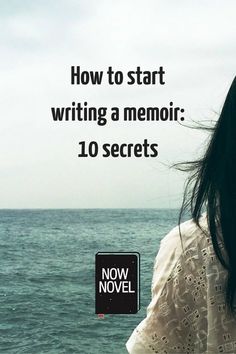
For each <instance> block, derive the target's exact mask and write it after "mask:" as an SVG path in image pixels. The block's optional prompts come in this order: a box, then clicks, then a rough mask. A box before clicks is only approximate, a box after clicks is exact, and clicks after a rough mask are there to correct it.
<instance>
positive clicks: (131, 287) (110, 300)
mask: <svg viewBox="0 0 236 354" xmlns="http://www.w3.org/2000/svg"><path fill="white" fill-rule="evenodd" d="M95 268H96V269H95V289H96V296H95V313H96V314H134V313H137V312H138V311H139V307H140V299H139V282H140V275H139V273H140V255H139V253H138V252H132V253H128V252H122V253H108V252H104V253H100V252H99V253H97V254H96V256H95Z"/></svg>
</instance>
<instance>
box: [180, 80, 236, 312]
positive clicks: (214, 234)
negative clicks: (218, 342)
mask: <svg viewBox="0 0 236 354" xmlns="http://www.w3.org/2000/svg"><path fill="white" fill-rule="evenodd" d="M210 130H212V134H211V136H210V139H209V142H208V144H207V149H206V151H205V154H204V156H203V157H202V158H201V159H199V160H196V161H191V162H187V163H181V164H175V165H174V166H175V167H177V168H178V169H179V170H182V171H183V170H184V171H188V172H191V174H190V177H189V178H188V180H187V183H186V186H185V191H184V197H183V202H182V206H181V209H180V214H179V225H180V223H181V220H182V217H183V214H184V213H185V212H190V214H191V216H192V218H193V220H194V221H195V223H196V224H197V225H198V226H199V227H201V226H200V222H199V220H200V217H201V214H202V212H203V210H204V211H206V212H207V214H206V215H207V222H208V228H209V232H210V235H211V239H212V244H213V248H214V251H215V254H216V256H217V258H218V259H219V261H220V262H221V264H222V266H223V267H224V268H225V269H226V270H227V274H228V277H227V282H226V289H225V302H226V305H227V306H228V308H229V310H230V313H231V314H232V315H233V316H235V315H236V311H235V310H236V309H235V308H234V306H233V303H234V297H235V294H236V77H235V78H234V80H233V82H232V84H231V86H230V89H229V91H228V94H227V96H226V99H225V102H224V105H223V108H222V110H221V113H220V116H219V119H218V120H217V122H216V124H215V126H214V127H213V128H211V129H210ZM219 233H220V234H221V236H222V237H223V243H224V249H225V251H226V257H225V256H224V254H223V253H222V250H221V248H220V245H219V237H218V236H219ZM181 242H182V238H181Z"/></svg>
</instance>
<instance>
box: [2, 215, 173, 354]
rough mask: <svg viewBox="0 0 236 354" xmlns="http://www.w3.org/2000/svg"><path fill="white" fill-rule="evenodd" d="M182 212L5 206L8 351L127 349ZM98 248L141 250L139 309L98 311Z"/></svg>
mask: <svg viewBox="0 0 236 354" xmlns="http://www.w3.org/2000/svg"><path fill="white" fill-rule="evenodd" d="M177 219H178V210H168V209H55V210H53V209H48V210H43V209H32V210H30V209H27V210H0V243H1V247H0V260H1V268H0V353H1V354H2V353H9V354H23V353H27V354H36V353H37V354H44V353H45V354H46V353H50V354H62V353H65V354H67V353H73V354H79V353H81V354H99V353H103V354H125V353H127V351H126V348H125V342H126V341H127V339H128V337H129V336H130V334H131V332H132V331H133V329H134V328H135V327H136V325H137V324H138V323H139V322H140V321H141V320H142V319H143V318H144V317H145V314H146V307H147V305H148V304H149V302H150V299H151V279H152V269H153V262H154V259H155V256H156V254H157V252H158V249H159V244H160V240H161V239H162V238H163V237H164V236H165V234H166V233H168V232H169V231H170V229H171V228H173V227H174V226H175V225H176V224H177ZM97 252H139V253H140V254H141V269H140V276H141V294H140V295H141V298H140V311H139V312H138V313H137V314H135V315H105V317H104V319H100V318H98V316H97V315H95V287H94V282H95V281H94V276H95V254H96V253H97Z"/></svg>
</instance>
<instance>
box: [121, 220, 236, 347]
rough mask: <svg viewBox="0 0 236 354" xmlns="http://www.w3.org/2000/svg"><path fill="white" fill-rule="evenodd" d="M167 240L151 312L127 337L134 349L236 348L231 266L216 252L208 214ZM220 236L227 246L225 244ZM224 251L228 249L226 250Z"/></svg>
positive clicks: (159, 262)
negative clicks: (229, 303) (228, 300)
mask: <svg viewBox="0 0 236 354" xmlns="http://www.w3.org/2000/svg"><path fill="white" fill-rule="evenodd" d="M199 222H200V225H201V227H202V229H203V230H205V232H203V231H201V230H200V228H199V227H198V226H197V225H196V224H195V223H194V221H193V220H192V219H191V220H189V221H186V222H184V223H182V224H181V235H182V241H183V248H184V252H183V250H182V247H181V240H180V234H179V227H178V226H177V227H175V228H174V229H173V230H171V232H170V233H169V234H168V235H166V236H165V237H164V238H163V240H162V241H161V245H160V249H159V252H158V254H157V257H156V260H155V265H154V274H153V281H152V301H151V303H150V305H149V306H148V309H147V317H146V318H145V319H144V320H143V321H142V322H141V323H140V324H139V325H138V327H137V328H136V329H135V330H134V332H133V334H132V336H131V337H130V339H129V341H128V342H127V344H126V345H127V349H128V351H129V353H135V354H136V353H137V354H138V353H142V354H145V353H167V354H171V353H198V354H200V353H207V354H210V353H211V354H216V353H236V321H235V320H234V319H233V318H232V317H231V315H230V313H229V311H228V309H227V307H226V305H225V286H226V279H227V271H226V270H225V269H224V268H223V266H222V265H221V263H220V261H219V260H218V258H217V257H216V255H215V252H214V249H213V245H212V241H211V237H210V234H209V232H208V228H207V218H206V214H203V216H202V217H201V218H200V220H199ZM221 241H222V240H221V239H220V241H219V245H220V247H222V250H223V244H222V243H221ZM223 254H224V251H223Z"/></svg>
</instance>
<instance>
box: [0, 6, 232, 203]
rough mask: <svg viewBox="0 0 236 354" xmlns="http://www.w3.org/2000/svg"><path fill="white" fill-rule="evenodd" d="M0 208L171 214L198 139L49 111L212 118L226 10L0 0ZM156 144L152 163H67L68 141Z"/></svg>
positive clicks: (228, 35)
mask: <svg viewBox="0 0 236 354" xmlns="http://www.w3.org/2000/svg"><path fill="white" fill-rule="evenodd" d="M0 6H1V9H0V17H1V22H0V26H1V28H0V40H1V53H0V54H1V55H0V58H1V59H0V60H1V66H0V70H1V126H0V150H1V172H0V185H1V189H0V190H1V192H0V208H89V207H91V208H97V207H102V208H103V207H145V208H148V207H150V208H153V207H160V208H162V207H163V208H169V207H172V208H174V207H178V206H179V204H180V201H181V196H182V191H183V183H184V180H185V178H186V175H185V174H181V173H180V172H176V171H172V170H170V169H169V168H168V167H167V166H166V165H170V164H171V163H175V162H179V161H182V160H186V159H191V160H192V159H193V158H195V157H197V156H200V154H201V151H203V143H204V141H205V139H206V137H207V136H206V135H205V134H204V133H200V132H197V131H196V130H191V129H188V128H184V127H182V126H180V125H179V124H177V123H174V124H173V123H166V122H165V123H157V122H152V123H150V122H145V123H144V122H136V123H129V124H125V123H124V122H118V123H115V122H114V123H110V124H109V123H108V124H107V125H106V126H104V127H102V126H98V125H97V124H96V123H95V122H90V123H85V122H70V123H68V122H64V123H60V124H59V123H58V122H57V123H56V122H53V120H52V116H51V112H50V107H52V106H67V105H68V106H70V105H71V102H72V101H76V102H84V101H87V102H88V104H90V105H96V106H98V107H99V106H108V107H109V106H120V107H123V106H129V105H136V106H137V107H138V106H165V105H166V104H168V103H169V102H170V101H173V102H174V104H175V105H179V106H183V107H184V108H185V109H186V112H185V118H186V121H185V122H186V123H187V122H188V121H190V120H199V121H200V120H206V119H217V115H216V114H215V113H214V112H219V111H220V109H221V107H222V104H223V101H224V98H225V95H226V93H227V90H228V88H229V85H230V83H231V81H232V80H233V77H234V75H235V58H236V47H235V45H236V38H235V37H236V35H235V34H236V26H235V23H236V22H235V13H236V3H235V1H230V0H229V1H223V0H222V1H216V0H214V1H213V0H211V1H210V0H204V1H203V0H201V1H187V0H185V1H173V0H172V1H166V0H165V1H164V0H162V1H160V0H150V1H146V2H144V1H139V0H138V1H137V0H136V1H128V0H121V1H108V0H105V1H91V0H86V1H85V0H84V1H79V0H77V1H76V0H74V1H73V0H61V1H60V0H57V1H49V0H47V1H46V0H45V1H40V0H38V1H30V0H25V1H20V0H18V1H17V0H14V1H13V0H8V1H5V2H4V1H1V5H0ZM71 65H79V66H80V67H81V68H82V69H84V70H104V71H106V69H107V67H108V66H112V67H113V68H114V69H116V70H122V71H124V72H126V71H127V70H133V69H135V68H136V67H137V66H140V67H141V68H142V69H143V70H156V69H157V68H159V66H163V67H164V69H165V71H166V77H165V81H166V84H165V85H164V86H158V85H156V86H128V85H122V86H108V85H106V84H104V85H102V86H92V85H87V86H76V85H75V86H72V85H70V67H71ZM144 138H146V139H148V141H149V142H151V143H158V144H159V156H158V157H157V158H126V159H125V158H113V159H112V158H108V159H105V158H102V157H98V158H87V159H86V158H84V159H82V158H78V157H77V154H78V142H79V141H82V140H85V141H87V142H89V141H91V140H96V141H97V142H98V143H99V144H100V145H101V144H102V143H105V142H107V143H115V142H117V143H126V142H130V143H139V142H141V143H142V142H143V140H144Z"/></svg>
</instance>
